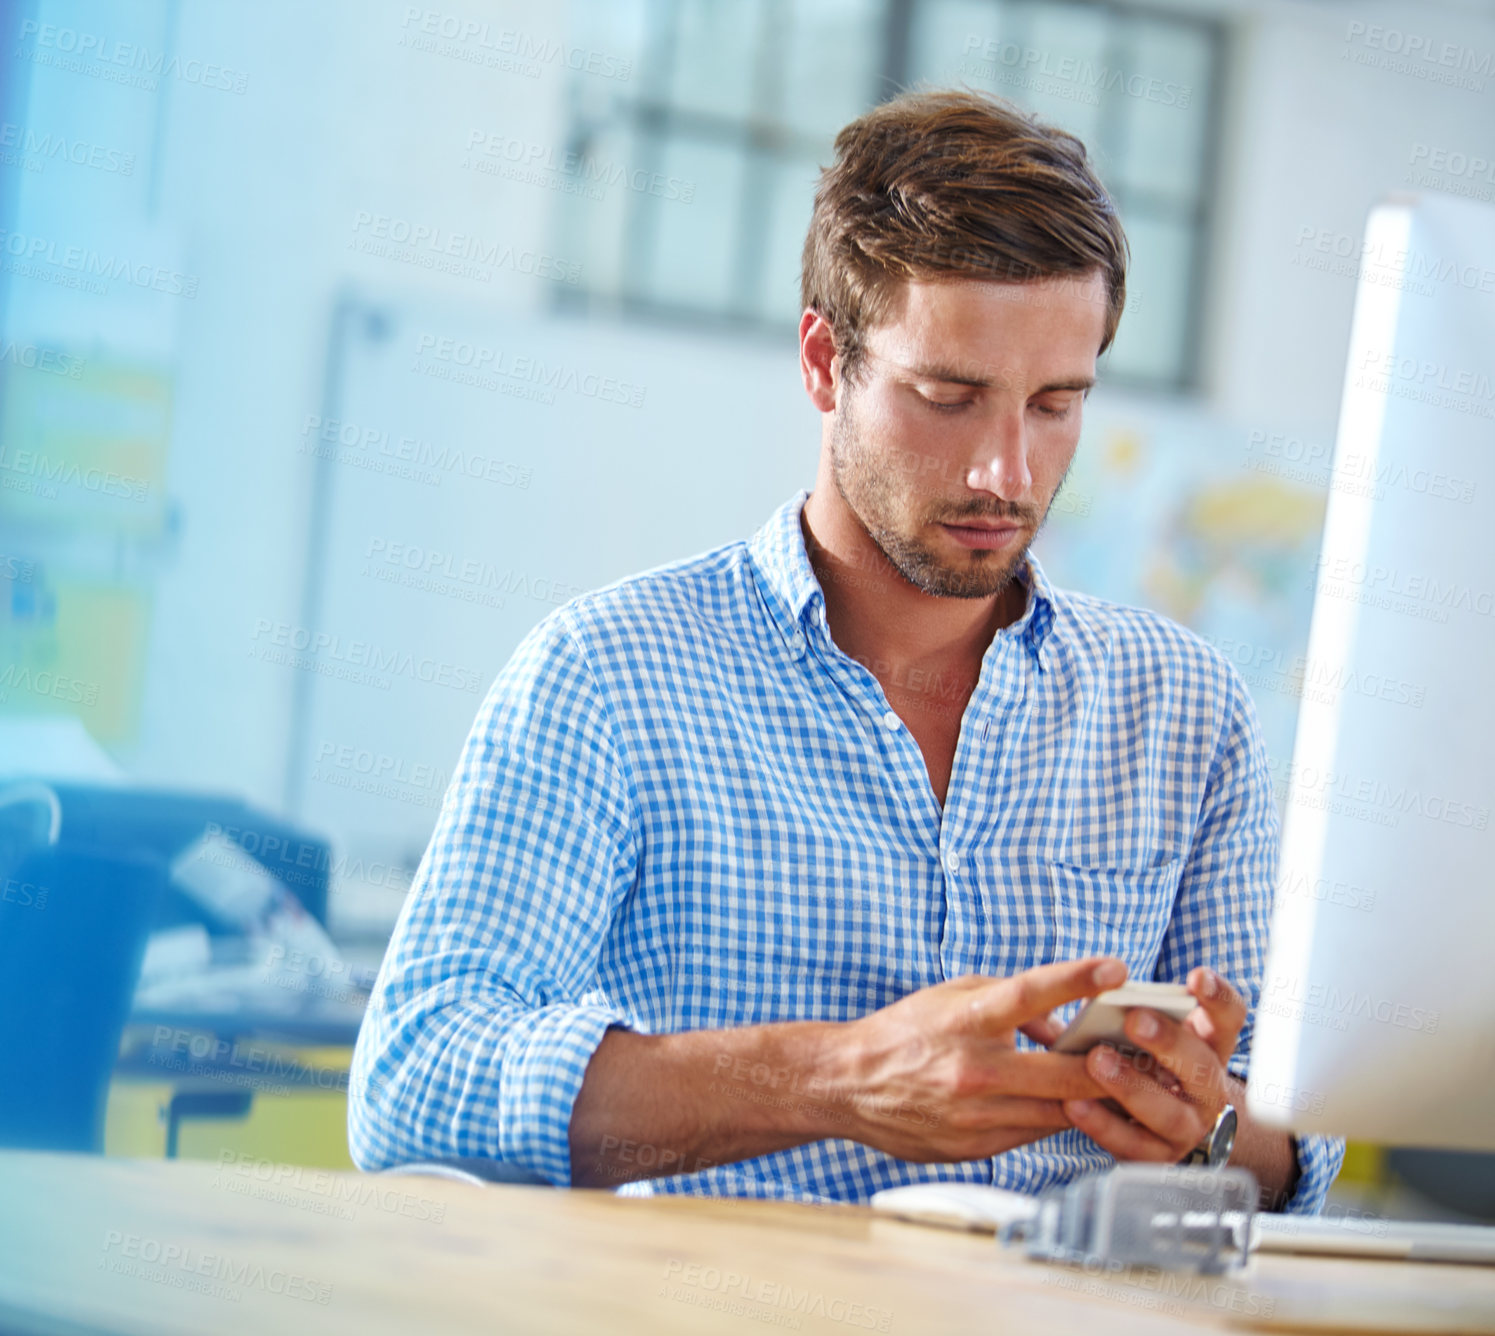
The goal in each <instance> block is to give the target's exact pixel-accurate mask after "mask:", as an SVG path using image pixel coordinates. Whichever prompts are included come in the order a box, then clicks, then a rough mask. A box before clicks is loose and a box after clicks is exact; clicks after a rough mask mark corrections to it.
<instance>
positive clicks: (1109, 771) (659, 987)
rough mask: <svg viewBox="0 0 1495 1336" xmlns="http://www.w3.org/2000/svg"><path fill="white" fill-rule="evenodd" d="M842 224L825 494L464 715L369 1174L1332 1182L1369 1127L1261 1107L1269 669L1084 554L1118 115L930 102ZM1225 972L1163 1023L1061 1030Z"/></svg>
mask: <svg viewBox="0 0 1495 1336" xmlns="http://www.w3.org/2000/svg"><path fill="white" fill-rule="evenodd" d="M836 150H837V160H836V162H835V164H834V166H833V167H832V168H830V169H829V170H828V171H826V172H825V174H824V175H823V178H822V181H821V184H820V187H819V190H818V191H817V194H816V201H815V210H814V215H813V219H812V222H811V225H810V230H809V235H808V238H807V241H806V245H805V256H804V268H803V275H802V286H803V303H802V305H803V308H804V315H803V318H802V319H801V322H800V328H799V335H800V364H801V370H802V373H803V377H804V383H805V388H806V391H807V393H808V394H809V396H810V398H811V400H812V402H813V403H814V404H815V406H816V407H817V408H818V409H819V410H820V412H821V413H822V415H823V418H822V422H823V429H822V438H821V455H820V464H819V471H818V474H817V476H816V480H815V487H814V490H813V491H812V492H811V493H809V494H808V495H807V494H806V493H804V492H801V493H800V494H799V495H798V496H796V497H795V498H793V499H792V500H790V501H789V502H787V503H786V504H785V505H784V506H782V507H781V508H780V509H779V510H778V512H777V513H776V514H775V515H774V516H773V517H772V518H770V519H769V521H768V522H767V523H766V524H765V525H764V527H763V528H762V529H760V530H759V531H758V533H757V534H755V535H754V537H753V538H752V539H751V540H750V541H748V542H739V543H734V544H731V545H728V546H726V547H723V548H720V549H717V550H715V551H712V552H708V553H705V554H703V555H701V556H698V557H695V558H691V559H689V560H685V561H680V562H676V563H674V564H671V565H668V566H664V567H661V568H658V569H656V570H654V571H650V572H646V573H644V574H642V575H639V576H636V577H633V578H630V579H626V580H622V581H619V582H617V583H615V584H613V585H610V586H608V587H606V588H605V589H602V590H599V591H597V592H595V593H593V594H589V595H586V596H583V597H581V598H579V599H576V600H574V601H573V602H572V603H570V604H568V605H566V606H565V607H564V608H561V609H559V610H558V611H557V612H555V613H553V614H551V615H550V616H549V617H547V618H546V619H545V620H544V621H543V622H541V624H540V625H539V626H537V627H536V628H535V629H534V630H533V631H532V632H531V633H530V634H529V636H527V637H526V639H525V640H524V642H523V643H522V644H521V645H520V647H519V649H518V650H517V651H516V652H515V654H514V657H513V658H512V659H511V660H510V662H509V663H508V665H507V666H506V667H505V668H504V670H503V672H502V673H501V674H500V675H499V677H498V679H497V680H496V681H495V683H494V684H493V687H492V689H491V690H490V692H489V694H488V697H487V699H486V700H485V702H484V704H483V707H482V709H481V711H480V712H479V714H478V718H477V721H476V723H475V724H474V726H473V730H472V733H471V735H470V737H469V738H468V741H467V744H466V747H465V749H464V751H463V754H462V758H461V763H460V765H459V767H458V770H457V773H456V775H455V777H454V779H453V782H452V785H451V788H450V790H449V791H448V793H447V796H446V802H445V805H444V807H443V809H442V812H441V816H440V819H439V821H438V823H437V827H436V831H435V834H434V835H433V838H432V841H431V845H430V848H429V849H428V850H427V852H426V856H425V858H424V859H423V861H422V863H421V866H420V869H419V872H418V874H417V877H416V880H415V884H414V886H413V887H412V889H411V893H410V897H409V899H408V901H407V903H406V905H405V908H404V912H403V914H402V916H401V919H400V923H399V926H398V927H397V929H396V932H395V936H394V940H393V942H392V943H391V946H390V950H389V952H388V955H387V956H386V958H385V961H384V965H383V969H382V971H381V975H380V979H379V983H378V985H377V987H376V990H375V995H374V998H373V1000H372V1004H371V1006H370V1010H369V1016H368V1020H367V1022H366V1024H365V1026H364V1028H363V1032H362V1034H361V1035H360V1038H359V1044H358V1050H357V1054H356V1057H355V1062H354V1073H353V1087H354V1090H355V1092H358V1093H357V1094H356V1096H355V1097H354V1098H353V1099H352V1100H351V1101H350V1106H349V1132H350V1142H351V1145H352V1148H353V1153H354V1156H355V1158H356V1159H357V1161H358V1162H359V1163H360V1164H361V1165H363V1166H365V1167H368V1168H374V1167H380V1166H384V1165H388V1164H392V1163H399V1162H403V1161H410V1160H429V1159H448V1160H449V1159H480V1160H487V1161H498V1162H501V1163H503V1164H504V1165H507V1166H510V1167H514V1168H518V1169H524V1170H529V1171H531V1172H533V1173H537V1174H539V1175H540V1176H542V1177H544V1178H545V1179H548V1180H550V1181H553V1182H556V1183H562V1184H565V1183H572V1184H577V1185H588V1184H590V1185H605V1186H613V1187H619V1188H620V1190H621V1191H623V1192H625V1193H649V1192H697V1193H726V1194H735V1195H751V1196H781V1197H791V1198H811V1199H818V1198H826V1199H834V1200H852V1201H864V1200H866V1198H867V1197H868V1196H870V1194H871V1193H873V1192H874V1191H876V1190H878V1189H880V1188H883V1187H888V1186H892V1185H895V1184H899V1183H907V1182H913V1181H918V1180H921V1179H951V1180H958V1181H966V1182H984V1183H996V1184H998V1185H1001V1186H1005V1187H1012V1188H1018V1189H1022V1190H1027V1191H1036V1190H1038V1189H1041V1188H1043V1187H1046V1186H1048V1185H1050V1184H1053V1183H1058V1182H1063V1181H1066V1180H1067V1179H1069V1178H1072V1177H1074V1176H1076V1175H1078V1174H1080V1173H1084V1172H1090V1171H1094V1170H1097V1169H1101V1168H1104V1167H1106V1166H1107V1165H1109V1164H1110V1163H1112V1162H1113V1160H1117V1159H1120V1160H1150V1161H1161V1162H1170V1161H1177V1160H1179V1159H1181V1158H1184V1157H1186V1156H1188V1155H1189V1154H1190V1152H1191V1151H1192V1150H1193V1149H1194V1148H1195V1147H1196V1146H1198V1145H1200V1144H1201V1143H1202V1142H1204V1141H1205V1140H1206V1139H1207V1138H1208V1137H1209V1135H1210V1133H1211V1131H1212V1129H1213V1128H1215V1127H1216V1125H1217V1124H1218V1123H1219V1122H1220V1120H1221V1118H1222V1116H1224V1115H1226V1112H1227V1106H1233V1107H1234V1110H1235V1111H1236V1113H1237V1115H1238V1117H1239V1130H1238V1134H1237V1137H1236V1141H1235V1149H1234V1152H1233V1155H1232V1157H1231V1163H1233V1164H1242V1165H1246V1166H1247V1167H1249V1168H1251V1169H1252V1170H1253V1171H1254V1172H1255V1174H1256V1175H1257V1178H1258V1179H1259V1181H1260V1182H1261V1184H1262V1186H1263V1192H1264V1196H1265V1198H1266V1200H1267V1202H1268V1204H1269V1205H1272V1206H1275V1207H1277V1208H1279V1209H1283V1208H1285V1209H1291V1210H1298V1211H1313V1210H1317V1209H1318V1208H1319V1206H1320V1204H1321V1203H1322V1200H1323V1196H1324V1193H1325V1191H1326V1190H1327V1188H1328V1185H1329V1183H1330V1182H1331V1181H1332V1179H1333V1176H1334V1174H1335V1173H1336V1172H1337V1170H1338V1166H1339V1162H1340V1158H1341V1156H1342V1153H1343V1150H1342V1145H1341V1143H1338V1142H1335V1141H1331V1140H1329V1139H1327V1138H1320V1137H1305V1138H1302V1139H1301V1140H1299V1141H1297V1142H1294V1141H1293V1140H1292V1139H1291V1138H1289V1137H1288V1136H1287V1135H1286V1134H1284V1133H1280V1132H1275V1131H1272V1130H1270V1129H1267V1128H1263V1127H1260V1126H1258V1125H1256V1124H1255V1123H1254V1122H1252V1120H1251V1119H1250V1118H1249V1117H1248V1116H1247V1114H1246V1110H1245V1107H1244V1099H1243V1091H1242V1087H1241V1084H1240V1080H1239V1078H1240V1076H1241V1075H1242V1074H1243V1073H1244V1071H1245V1069H1246V1061H1247V1056H1248V1052H1249V1039H1250V1026H1249V1024H1248V1023H1247V1022H1248V1016H1249V1014H1250V1011H1251V1009H1252V1007H1253V1005H1254V1001H1255V999H1256V996H1257V994H1258V991H1259V979H1260V973H1261V968H1262V954H1263V947H1264V939H1265V932H1266V922H1267V914H1268V909H1269V903H1270V898H1271V887H1272V879H1273V873H1274V864H1275V858H1276V840H1277V822H1276V815H1275V808H1274V806H1273V802H1272V795H1271V786H1270V781H1269V778H1268V773H1267V766H1266V757H1265V752H1264V749H1263V745H1262V741H1261V737H1260V730H1259V727H1258V724H1257V721H1256V717H1255V714H1254V711H1253V709H1252V705H1251V702H1250V698H1249V696H1248V695H1247V693H1246V690H1245V688H1244V686H1243V684H1242V683H1241V680H1240V678H1239V676H1238V675H1237V674H1236V673H1235V671H1234V670H1233V669H1232V667H1231V666H1230V665H1229V663H1228V662H1227V660H1226V659H1225V658H1224V657H1223V656H1221V655H1220V654H1218V653H1217V652H1215V651H1214V650H1212V649H1211V648H1209V647H1208V646H1206V645H1205V644H1204V643H1203V642H1202V641H1201V640H1200V639H1198V638H1197V637H1196V636H1194V635H1192V634H1191V633H1189V632H1188V631H1186V630H1184V629H1182V628H1181V627H1178V626H1176V625H1175V624H1173V623H1172V622H1169V621H1168V620H1167V619H1165V618H1163V617H1161V616H1159V615H1157V614H1154V613H1150V612H1146V611H1144V610H1141V609H1136V608H1127V607H1121V606H1118V605H1114V604H1108V603H1105V602H1103V601H1101V600H1099V599H1095V598H1090V597H1087V596H1084V595H1079V594H1073V593H1061V592H1060V591H1058V590H1056V589H1054V588H1052V587H1051V586H1050V585H1049V583H1048V581H1047V579H1046V578H1045V576H1044V574H1043V571H1042V569H1041V567H1040V566H1039V563H1038V562H1037V560H1036V559H1035V558H1033V556H1032V555H1031V553H1030V552H1029V551H1028V547H1029V544H1030V542H1031V541H1032V539H1033V537H1034V535H1035V534H1036V532H1037V531H1038V529H1039V528H1040V526H1041V524H1042V522H1043V520H1044V518H1045V516H1046V515H1047V512H1048V509H1049V506H1050V504H1051V503H1052V501H1053V498H1054V495H1055V493H1056V492H1057V491H1058V489H1059V486H1060V484H1061V482H1062V480H1063V478H1064V475H1065V472H1066V470H1067V468H1068V467H1069V463H1070V461H1071V459H1072V457H1073V455H1074V451H1075V448H1076V444H1077V442H1078V439H1079V432H1080V418H1081V412H1082V408H1083V404H1084V400H1085V397H1086V394H1087V392H1088V391H1089V388H1090V386H1091V385H1092V384H1093V383H1094V380H1095V367H1096V359H1097V357H1098V355H1099V354H1100V353H1102V352H1104V350H1105V349H1106V347H1107V346H1109V344H1110V342H1111V339H1112V337H1113V335H1114V334H1115V330H1116V325H1117V321H1118V320H1119V318H1120V314H1121V308H1122V303H1123V299H1124V292H1125V257H1126V243H1125V240H1124V237H1123V235H1122V232H1121V228H1120V225H1119V223H1118V221H1117V218H1116V215H1115V213H1114V210H1113V208H1112V205H1111V203H1110V201H1109V199H1108V197H1107V196H1106V193H1105V191H1104V189H1103V188H1102V187H1101V185H1100V183H1099V182H1098V181H1097V180H1096V178H1095V177H1094V175H1093V173H1092V172H1091V169H1090V167H1089V166H1088V164H1087V162H1086V158H1085V151H1084V148H1083V146H1082V145H1081V144H1080V143H1079V141H1077V140H1075V139H1073V138H1072V137H1071V136H1069V135H1067V134H1064V133H1063V132H1061V131H1058V130H1055V129H1052V128H1050V127H1046V126H1044V125H1041V124H1038V123H1036V122H1033V121H1030V120H1029V119H1027V118H1025V117H1023V116H1022V115H1021V114H1019V113H1018V112H1016V111H1015V110H1013V109H1011V108H1009V107H1007V106H1005V105H1004V104H1000V103H997V102H995V101H991V100H987V99H983V98H979V97H976V96H973V95H968V94H963V93H943V94H919V95H906V96H904V97H901V98H899V99H897V100H895V101H893V102H890V103H888V104H885V105H884V106H882V107H879V108H878V109H876V110H875V111H873V112H871V113H869V114H868V115H866V116H864V117H862V118H861V119H860V120H858V121H856V122H854V123H853V124H851V125H849V126H847V127H846V128H845V129H844V130H843V131H842V132H841V134H840V135H839V136H838V138H837V141H836ZM1128 974H1130V976H1131V977H1132V978H1138V979H1150V978H1156V979H1162V980H1174V981H1180V982H1182V981H1187V984H1188V986H1189V989H1190V991H1191V992H1192V993H1193V995H1194V997H1195V998H1196V999H1197V1002H1198V1005H1197V1007H1196V1008H1195V1010H1194V1011H1193V1012H1192V1014H1191V1015H1190V1016H1189V1017H1188V1019H1187V1020H1185V1021H1183V1022H1175V1021H1171V1020H1169V1019H1167V1018H1166V1017H1162V1016H1160V1015H1158V1014H1157V1013H1156V1012H1149V1011H1137V1012H1133V1013H1132V1014H1131V1018H1130V1020H1129V1022H1128V1024H1129V1033H1130V1036H1131V1038H1132V1040H1133V1042H1134V1043H1135V1044H1136V1046H1137V1048H1138V1049H1139V1050H1140V1051H1141V1052H1140V1055H1137V1056H1132V1057H1126V1056H1123V1055H1121V1054H1120V1053H1118V1051H1117V1050H1116V1049H1114V1048H1111V1047H1110V1046H1103V1047H1101V1048H1098V1049H1095V1050H1093V1051H1092V1052H1091V1053H1090V1054H1089V1055H1087V1056H1084V1057H1080V1056H1072V1055H1063V1054H1057V1053H1051V1052H1049V1051H1047V1049H1048V1046H1049V1044H1050V1043H1051V1042H1052V1041H1053V1039H1054V1038H1055V1036H1056V1035H1057V1034H1058V1032H1059V1030H1060V1029H1062V1026H1063V1023H1064V1022H1065V1021H1067V1020H1068V1019H1069V1018H1070V1017H1071V1016H1072V1015H1073V1014H1074V1013H1075V1012H1076V1011H1077V1010H1078V1006H1079V1004H1080V1002H1081V1000H1082V999H1084V998H1085V997H1088V996H1092V995H1094V994H1095V993H1097V992H1100V991H1103V990H1104V989H1106V988H1108V987H1111V986H1114V985H1115V984H1117V983H1119V982H1120V981H1121V980H1122V979H1123V978H1124V977H1126V976H1127V975H1128Z"/></svg>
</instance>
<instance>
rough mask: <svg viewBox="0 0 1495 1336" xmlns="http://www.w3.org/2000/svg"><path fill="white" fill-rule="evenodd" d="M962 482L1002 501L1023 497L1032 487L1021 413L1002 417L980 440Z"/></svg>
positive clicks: (1020, 499) (1024, 498)
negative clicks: (981, 444) (981, 445)
mask: <svg viewBox="0 0 1495 1336" xmlns="http://www.w3.org/2000/svg"><path fill="white" fill-rule="evenodd" d="M966 486H967V487H969V488H971V489H972V490H973V491H981V492H991V493H992V494H994V495H996V496H999V497H1001V498H1002V500H1004V501H1023V500H1026V499H1027V496H1028V493H1029V492H1030V491H1031V490H1032V488H1033V475H1032V474H1031V473H1030V472H1029V471H1028V441H1027V435H1026V433H1025V431H1024V429H1023V422H1022V419H1021V417H1018V418H1017V419H1016V420H1012V419H1004V420H1003V421H1002V422H1000V423H998V424H997V425H996V427H995V428H994V429H993V432H992V434H991V436H990V437H988V438H987V440H986V441H985V442H984V443H983V449H982V452H981V455H980V456H979V458H977V459H976V460H974V461H973V462H972V464H971V467H970V468H969V469H967V470H966Z"/></svg>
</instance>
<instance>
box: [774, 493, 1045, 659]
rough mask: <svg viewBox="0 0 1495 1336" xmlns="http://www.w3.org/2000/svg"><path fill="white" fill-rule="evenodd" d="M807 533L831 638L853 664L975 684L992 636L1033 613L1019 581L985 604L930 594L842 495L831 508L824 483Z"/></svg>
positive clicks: (808, 511) (814, 496)
mask: <svg viewBox="0 0 1495 1336" xmlns="http://www.w3.org/2000/svg"><path fill="white" fill-rule="evenodd" d="M817 502H819V504H817ZM800 528H801V530H802V532H803V533H804V537H805V550H806V552H807V553H808V555H809V558H810V564H811V565H812V566H813V567H814V569H815V575H816V578H817V579H818V580H819V582H820V588H821V590H822V592H823V593H824V595H825V615H826V621H827V622H828V623H829V626H830V632H831V638H832V639H833V640H834V641H835V642H836V644H837V645H838V646H839V647H840V648H841V650H842V651H843V652H844V653H845V654H847V655H849V656H850V657H851V658H853V659H856V660H858V661H859V662H862V663H866V664H869V665H871V664H881V665H885V666H886V669H887V671H888V672H890V673H893V674H898V673H902V672H905V671H907V670H912V669H955V670H957V671H963V672H965V673H967V674H968V675H969V676H970V678H971V679H972V681H974V679H975V678H976V677H977V676H978V675H979V673H980V668H981V660H982V657H983V656H984V655H985V653H986V650H987V647H988V646H989V645H990V644H991V641H992V637H993V636H994V635H995V634H996V633H997V632H998V631H1000V630H1001V629H1002V628H1003V627H1005V626H1011V625H1012V623H1013V622H1015V621H1017V620H1018V618H1020V617H1021V616H1022V614H1023V611H1024V609H1025V608H1026V607H1027V590H1026V589H1025V587H1024V586H1023V584H1022V582H1021V581H1020V580H1017V579H1014V580H1013V581H1012V582H1011V583H1010V584H1008V586H1007V587H1006V588H1005V589H1004V590H1002V592H1001V593H999V594H994V595H992V596H991V597H990V598H984V599H968V598H939V597H936V596H935V595H933V594H926V593H924V591H923V590H921V589H918V588H916V587H915V586H914V585H912V584H910V583H909V581H908V580H907V579H906V578H905V577H904V576H903V574H902V573H901V572H900V571H899V570H898V569H897V568H896V567H895V566H894V565H893V564H892V563H891V562H890V561H889V560H888V558H887V556H886V555H885V554H884V553H883V551H882V549H881V548H879V547H878V546H877V544H876V543H874V542H873V541H872V539H871V537H870V536H869V535H868V533H867V531H866V529H864V528H863V527H862V525H861V523H860V522H859V521H858V520H857V518H856V516H855V515H853V514H852V513H851V512H850V511H849V510H847V508H846V505H845V503H844V502H842V501H841V499H840V497H839V496H837V497H835V498H834V500H833V502H830V503H828V499H827V497H826V492H825V487H824V484H823V483H822V484H821V486H818V487H817V488H816V490H815V491H814V492H812V493H811V494H810V497H809V499H808V500H807V501H806V502H805V506H804V510H803V512H802V514H801V516H800ZM873 671H874V672H875V673H876V674H877V675H878V676H879V677H881V676H882V675H883V674H882V672H880V671H878V669H877V668H874V669H873Z"/></svg>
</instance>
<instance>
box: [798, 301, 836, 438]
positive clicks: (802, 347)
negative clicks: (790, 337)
mask: <svg viewBox="0 0 1495 1336" xmlns="http://www.w3.org/2000/svg"><path fill="white" fill-rule="evenodd" d="M799 374H800V378H801V379H802V380H803V381H804V383H805V393H806V394H808V395H809V396H810V402H811V403H812V404H814V405H815V407H816V408H818V409H819V410H820V411H821V412H822V413H832V412H834V411H835V409H836V397H837V394H838V392H839V390H840V388H841V365H840V363H839V362H838V361H837V360H836V340H835V337H834V335H833V334H832V333H831V327H830V322H829V321H827V320H826V318H825V317H824V316H823V315H821V314H820V312H819V311H816V310H813V309H812V310H807V311H806V312H805V313H804V314H803V315H802V316H800V318H799Z"/></svg>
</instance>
